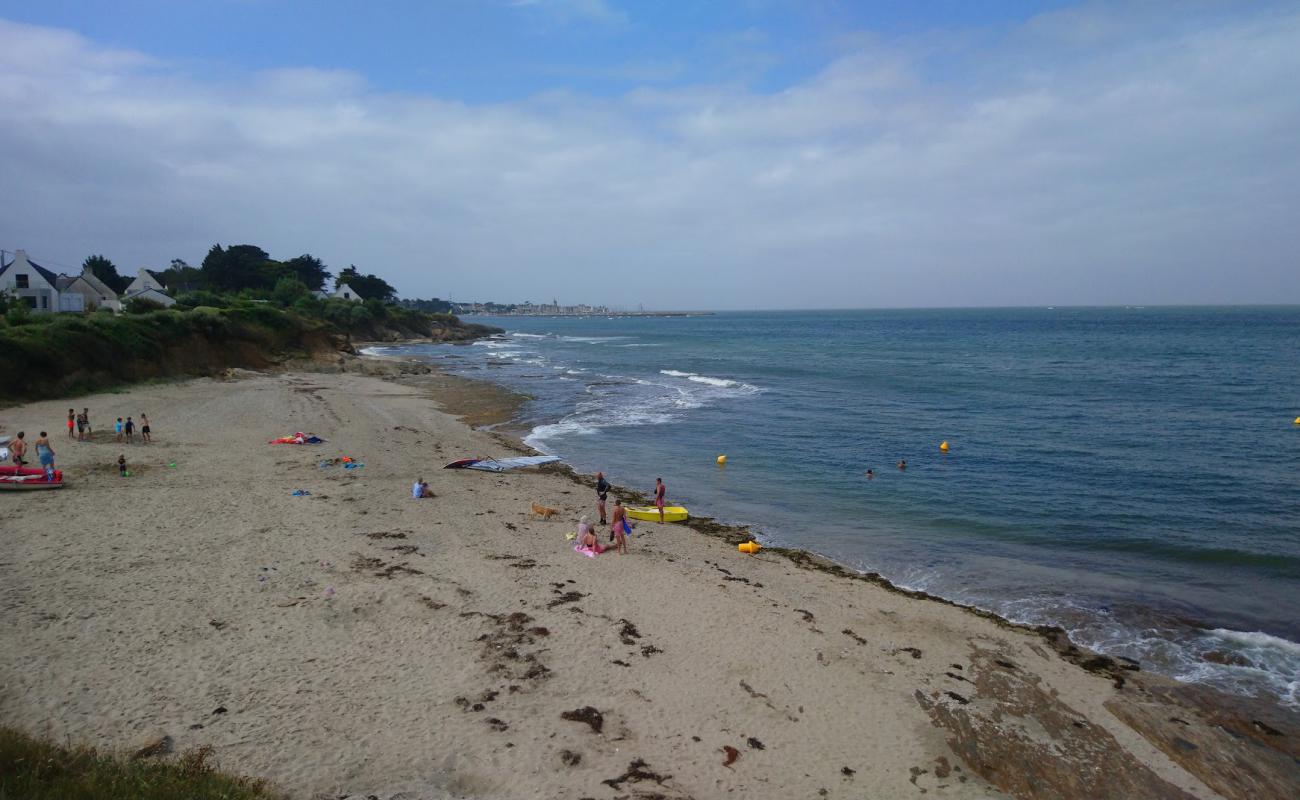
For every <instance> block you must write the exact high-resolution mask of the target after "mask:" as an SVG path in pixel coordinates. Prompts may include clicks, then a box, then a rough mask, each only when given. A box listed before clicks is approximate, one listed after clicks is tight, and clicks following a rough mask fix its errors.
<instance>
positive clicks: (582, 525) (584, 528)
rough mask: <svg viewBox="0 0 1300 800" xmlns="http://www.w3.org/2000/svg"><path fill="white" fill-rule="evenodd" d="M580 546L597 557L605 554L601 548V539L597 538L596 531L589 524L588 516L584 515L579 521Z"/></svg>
mask: <svg viewBox="0 0 1300 800" xmlns="http://www.w3.org/2000/svg"><path fill="white" fill-rule="evenodd" d="M578 546H579V547H582V548H585V549H587V550H590V551H591V552H593V553H595V554H596V555H600V554H601V553H603V552H604V550H603V549H602V548H601V546H600V537H598V536H596V530H595V529H594V528H592V527H591V525H589V524H588V523H587V515H586V514H583V515H582V519H580V520H578Z"/></svg>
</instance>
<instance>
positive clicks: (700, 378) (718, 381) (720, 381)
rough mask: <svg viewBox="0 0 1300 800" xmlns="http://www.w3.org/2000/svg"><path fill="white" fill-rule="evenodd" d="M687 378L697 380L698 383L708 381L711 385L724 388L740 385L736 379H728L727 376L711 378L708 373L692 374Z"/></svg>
mask: <svg viewBox="0 0 1300 800" xmlns="http://www.w3.org/2000/svg"><path fill="white" fill-rule="evenodd" d="M686 380H688V381H695V382H696V383H707V384H708V385H710V386H718V387H720V388H723V389H728V388H730V387H732V386H737V385H739V384H738V383H737V382H736V381H731V380H727V379H726V378H710V377H709V376H708V375H692V376H690V377H689V378H687V379H686Z"/></svg>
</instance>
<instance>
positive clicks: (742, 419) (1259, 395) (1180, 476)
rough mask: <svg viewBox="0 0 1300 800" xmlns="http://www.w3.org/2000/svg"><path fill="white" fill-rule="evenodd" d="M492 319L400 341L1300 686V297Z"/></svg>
mask: <svg viewBox="0 0 1300 800" xmlns="http://www.w3.org/2000/svg"><path fill="white" fill-rule="evenodd" d="M482 321H485V322H487V323H489V324H495V325H499V326H501V327H503V328H506V329H507V330H508V331H509V333H507V334H506V335H504V336H501V337H497V338H495V339H492V340H488V341H482V342H478V343H476V344H474V345H470V346H451V345H444V346H432V345H414V346H401V347H393V348H382V350H383V351H384V352H387V353H402V354H406V355H419V356H422V357H426V358H430V359H433V360H436V361H438V362H439V363H440V364H441V365H442V366H443V367H446V368H448V369H450V370H452V371H454V372H457V373H459V374H464V375H467V376H476V377H485V378H488V379H491V380H495V381H498V382H500V383H503V384H505V385H507V386H510V387H511V388H514V389H518V390H521V391H523V392H525V393H527V394H529V395H532V396H534V397H535V398H536V399H535V400H534V401H532V402H530V403H528V404H527V405H526V406H525V408H524V410H523V412H522V413H523V419H522V422H524V423H525V424H526V425H527V426H529V427H530V428H531V429H532V433H531V435H530V436H529V437H528V441H529V443H530V444H532V445H534V446H535V447H537V448H538V449H541V450H544V451H546V452H552V453H556V454H559V455H561V456H563V457H564V458H565V459H566V460H567V461H569V462H570V463H572V464H573V465H574V466H575V467H576V468H577V469H579V470H585V471H594V470H595V469H603V470H604V471H605V472H606V475H607V476H609V478H610V479H611V480H612V481H613V482H614V483H616V484H620V485H627V486H635V487H637V488H639V489H641V490H642V491H647V492H648V491H649V490H650V488H651V487H652V486H653V484H654V479H655V477H656V476H657V475H663V476H664V478H665V481H666V483H667V484H668V486H669V498H670V499H671V500H672V501H674V502H680V503H682V504H684V505H687V506H688V507H695V508H697V509H700V510H701V511H702V512H704V513H707V514H709V515H712V516H717V517H719V518H721V519H723V520H726V521H731V522H737V523H741V524H746V525H751V526H753V529H754V530H755V531H756V532H757V533H758V534H759V535H760V536H761V537H763V538H765V539H767V540H769V541H771V542H775V543H780V544H785V545H791V546H796V547H802V548H805V549H809V550H813V551H816V552H819V553H823V554H826V555H828V556H831V557H833V558H835V559H836V560H839V561H841V562H843V563H845V564H848V565H851V566H854V567H857V568H860V569H864V570H874V571H878V572H880V573H882V574H884V575H885V576H887V577H889V578H890V579H891V580H893V581H895V582H896V583H899V584H901V585H904V586H908V587H912V588H918V589H924V590H926V591H930V592H933V593H935V594H940V595H943V596H945V597H949V598H952V599H955V600H959V601H962V602H967V603H973V604H976V605H979V606H981V607H984V608H988V609H990V610H993V611H996V612H998V613H1000V614H1002V615H1004V616H1007V617H1009V618H1011V619H1015V620H1019V621H1024V622H1033V623H1052V624H1059V625H1062V626H1063V627H1065V628H1067V629H1068V630H1070V631H1071V633H1072V635H1073V636H1074V637H1075V638H1076V640H1078V641H1080V642H1082V643H1084V644H1087V645H1089V646H1093V647H1096V648H1098V649H1100V650H1103V651H1105V652H1110V653H1114V654H1120V655H1126V656H1129V657H1133V658H1138V659H1140V660H1142V661H1143V662H1144V664H1145V665H1146V666H1147V667H1148V668H1153V669H1157V670H1160V671H1163V672H1166V673H1168V674H1171V675H1174V676H1176V677H1179V678H1182V679H1185V680H1196V681H1203V682H1207V683H1211V684H1214V685H1216V686H1219V687H1220V688H1225V689H1228V690H1230V691H1235V692H1241V693H1247V694H1264V695H1272V696H1275V697H1277V698H1278V699H1279V700H1280V701H1281V702H1283V703H1285V704H1289V705H1296V706H1300V645H1297V644H1295V642H1297V641H1300V613H1298V612H1300V600H1298V599H1297V598H1300V522H1298V520H1300V426H1296V425H1294V424H1293V422H1292V420H1293V419H1294V418H1295V417H1296V416H1297V415H1300V309H1296V308H1159V309H1141V308H1107V309H999V310H923V311H839V312H753V313H727V314H717V315H712V316H703V317H662V318H614V319H609V318H604V317H597V318H523V317H510V318H498V319H493V318H486V319H483V320H482ZM945 440H946V441H948V442H949V443H950V446H951V450H950V451H949V452H948V453H947V454H944V453H941V452H940V451H939V449H938V445H939V443H940V442H941V441H945ZM724 453H725V454H726V455H727V456H728V464H727V466H726V467H725V468H719V467H718V466H717V465H716V464H715V463H714V459H715V457H716V456H717V455H719V454H724ZM899 459H906V460H907V464H908V468H907V470H906V471H900V470H898V469H897V468H896V467H895V464H896V463H897V462H898V460H899ZM868 468H870V469H873V470H874V471H875V474H876V477H875V478H874V479H870V480H868V479H867V478H866V476H865V475H864V472H865V471H866V470H867V469H868ZM1213 651H1219V652H1217V653H1214V652H1213ZM1207 653H1211V658H1214V659H1217V660H1220V661H1221V660H1225V659H1224V655H1225V654H1227V655H1228V660H1235V661H1238V662H1240V663H1236V664H1218V663H1213V662H1212V661H1206V660H1205V659H1204V656H1205V655H1206V654H1207Z"/></svg>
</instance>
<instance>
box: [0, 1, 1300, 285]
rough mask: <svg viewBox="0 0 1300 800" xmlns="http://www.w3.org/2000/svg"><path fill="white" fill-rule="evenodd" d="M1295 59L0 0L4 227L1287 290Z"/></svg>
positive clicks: (657, 26)
mask: <svg viewBox="0 0 1300 800" xmlns="http://www.w3.org/2000/svg"><path fill="white" fill-rule="evenodd" d="M894 6H905V7H906V8H903V9H900V8H897V7H894ZM989 6H994V10H990V9H989ZM1298 82H1300V6H1297V5H1296V4H1295V3H1267V2H1246V1H1245V0H1243V1H1242V2H1195V1H1192V2H1170V3H1158V2H1120V3H1083V4H1075V3H1028V2H1005V3H998V4H993V3H971V2H965V1H964V0H950V1H949V2H926V3H910V4H904V3H883V2H882V3H878V4H877V3H866V2H847V0H846V1H845V2H835V1H834V0H824V1H822V2H815V1H814V0H802V1H799V0H789V1H788V2H787V1H785V0H734V2H726V3H724V2H705V0H698V1H690V0H681V1H680V2H670V3H660V2H653V3H652V2H645V3H630V2H618V1H617V0H477V1H475V0H443V1H442V2H420V1H419V0H410V1H409V2H382V3H371V2H360V1H358V2H344V1H343V0H335V1H331V2H324V1H322V2H308V1H306V0H304V1H303V2H292V1H291V0H224V1H223V0H206V1H203V0H195V2H189V3H175V2H173V0H135V1H134V2H122V3H112V4H108V3H104V4H97V3H96V4H92V3H85V2H62V1H61V0H43V2H41V3H32V2H26V1H24V2H12V1H11V0H0V108H2V109H3V122H2V123H0V248H4V249H6V250H10V251H12V250H14V249H16V248H24V249H26V250H27V251H28V252H29V253H30V254H31V255H32V256H33V258H34V259H35V260H37V261H40V262H42V263H45V264H46V265H47V266H52V267H55V268H64V269H67V268H75V267H76V266H77V265H79V264H80V263H81V261H82V259H84V258H85V257H86V256H87V255H89V254H91V253H103V254H104V255H107V256H108V257H109V258H111V259H112V260H113V261H114V262H116V263H117V264H118V266H119V268H120V269H123V270H133V269H135V268H136V267H139V266H153V267H165V266H166V265H167V264H168V262H169V261H170V260H171V259H173V258H183V259H186V260H187V261H189V262H191V263H194V264H197V263H199V262H200V261H201V260H202V258H203V255H204V253H206V251H207V249H208V248H209V247H210V246H211V245H212V244H214V243H221V244H227V245H229V244H241V243H249V244H257V245H260V246H261V247H263V248H264V249H266V250H267V251H269V252H270V253H271V254H272V255H273V256H275V257H278V258H289V257H292V256H295V255H298V254H300V253H304V252H310V253H312V254H314V255H316V256H318V257H320V258H322V259H324V260H325V262H326V263H327V264H329V265H330V266H331V267H333V268H335V269H339V268H342V267H345V266H347V265H348V264H356V265H357V266H358V267H360V268H361V269H362V270H364V271H372V272H376V273H378V274H380V275H382V276H384V277H386V278H388V279H389V280H390V282H392V283H393V284H395V285H396V286H397V287H398V289H399V291H400V292H401V293H402V294H403V295H404V296H408V297H417V296H418V297H427V296H439V297H448V296H450V297H452V298H453V299H460V300H470V299H485V300H486V299H492V300H498V301H521V300H526V299H527V300H534V301H541V300H544V299H550V298H552V297H556V298H559V299H560V300H561V301H562V302H591V303H609V304H613V305H622V306H630V307H634V306H635V305H636V304H638V303H644V305H645V306H646V307H647V308H716V309H725V308H814V307H900V306H901V307H914V306H987V305H1035V304H1047V305H1065V304H1126V303H1137V304H1157V303H1300V84H1298Z"/></svg>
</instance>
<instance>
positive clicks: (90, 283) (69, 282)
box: [58, 267, 122, 311]
mask: <svg viewBox="0 0 1300 800" xmlns="http://www.w3.org/2000/svg"><path fill="white" fill-rule="evenodd" d="M58 288H59V294H60V295H61V296H60V301H63V300H65V299H68V298H70V296H71V295H73V294H78V295H81V297H82V308H84V309H86V310H88V311H93V310H94V309H96V308H108V309H111V310H113V311H121V310H122V302H121V301H120V300H118V299H117V292H115V291H113V290H112V289H110V288H108V286H107V285H105V283H104V282H103V281H101V280H100V279H99V278H96V277H95V273H94V272H92V271H91V270H90V268H89V267H86V268H84V269H82V270H81V274H80V275H78V276H76V277H75V278H70V277H68V276H67V275H60V276H59V284H58ZM61 305H62V302H61Z"/></svg>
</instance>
